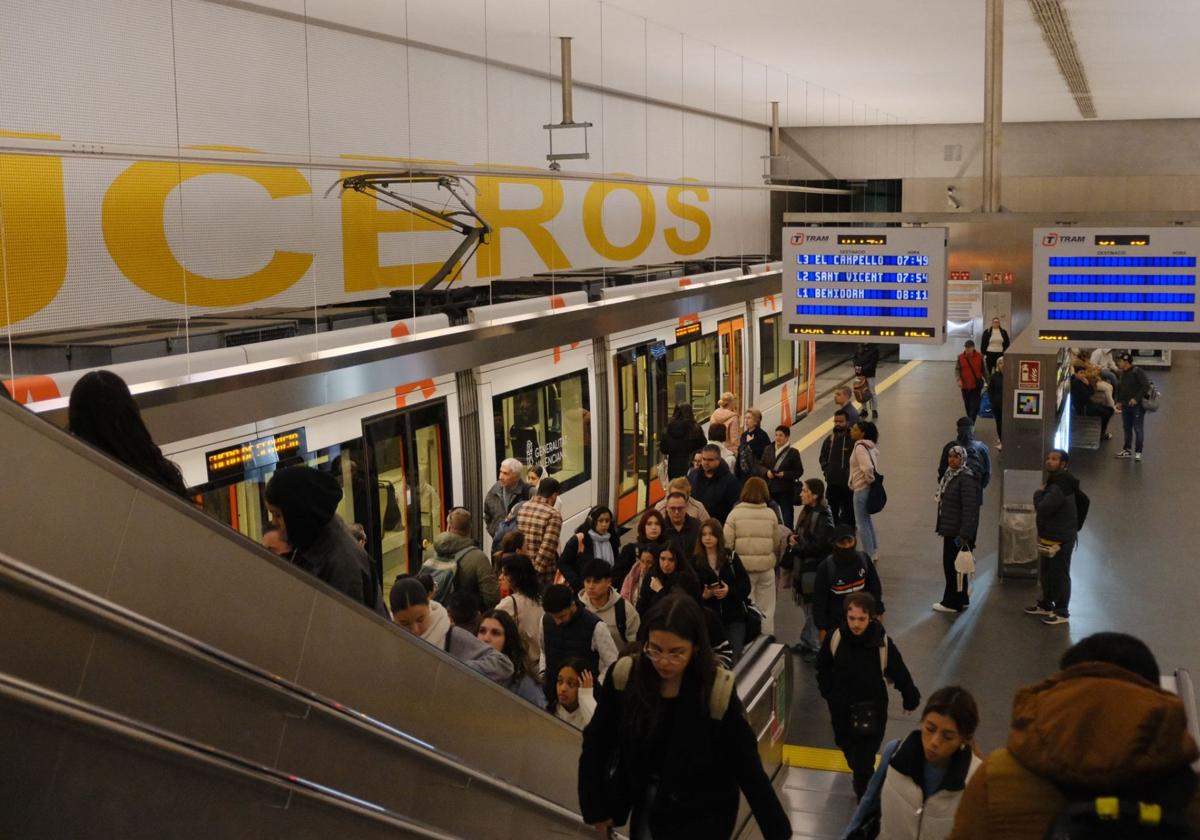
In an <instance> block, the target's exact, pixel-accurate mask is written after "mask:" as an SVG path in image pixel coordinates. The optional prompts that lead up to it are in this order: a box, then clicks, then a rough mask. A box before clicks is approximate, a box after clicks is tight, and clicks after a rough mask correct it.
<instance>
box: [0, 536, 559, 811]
mask: <svg viewBox="0 0 1200 840" xmlns="http://www.w3.org/2000/svg"><path fill="white" fill-rule="evenodd" d="M0 581H5V582H9V583H11V584H15V585H16V586H19V587H22V588H23V589H25V590H26V591H31V592H35V593H36V594H37V596H38V597H39V598H41V599H43V600H48V601H52V602H54V603H56V604H58V605H62V606H65V607H66V608H67V609H71V610H75V611H78V612H82V613H84V614H86V615H88V616H89V617H91V618H93V619H96V620H98V621H101V622H103V623H105V624H108V625H110V626H115V627H118V628H120V629H122V630H124V631H127V632H129V633H132V634H134V635H136V636H139V637H141V638H143V639H148V640H149V641H151V642H153V643H154V644H157V645H159V646H161V647H168V648H171V649H172V650H175V651H177V652H180V653H181V654H183V655H184V656H187V657H188V658H191V659H193V660H197V661H201V662H203V663H205V664H207V665H209V666H214V667H217V668H219V669H221V670H224V671H226V672H232V673H234V674H236V675H238V676H239V677H241V678H243V679H248V680H251V681H253V682H256V683H258V684H259V685H262V686H263V687H265V688H267V689H268V690H270V691H275V692H277V693H279V694H284V695H287V696H289V697H291V698H293V699H297V698H298V699H300V700H301V701H302V702H305V703H307V704H310V705H313V706H317V707H320V708H321V709H323V710H324V711H326V712H327V713H329V714H330V715H331V716H332V717H334V718H337V719H341V720H345V721H347V722H349V723H351V724H352V725H355V726H359V727H363V728H366V729H370V730H372V731H374V732H376V733H377V734H379V735H380V736H381V737H384V738H386V739H387V740H389V741H390V742H391V743H393V744H395V745H396V746H398V747H400V748H401V749H404V750H406V751H408V752H411V753H415V754H418V755H420V756H421V757H422V758H423V759H426V760H429V761H432V762H435V763H437V764H440V765H441V766H443V767H445V768H448V769H450V770H453V771H454V772H457V773H461V774H463V775H465V776H468V777H470V778H471V780H472V781H473V782H478V783H480V784H483V785H486V786H488V787H491V788H495V789H498V790H500V791H501V792H502V793H503V794H505V795H506V796H510V797H514V798H517V799H520V800H522V801H523V802H526V803H528V804H529V805H532V806H534V807H535V808H538V809H539V810H541V811H543V812H546V813H550V814H553V815H554V816H556V817H560V818H563V819H569V820H573V821H575V822H580V821H581V817H580V815H579V814H578V813H576V812H574V811H572V810H571V809H570V808H566V807H564V806H562V805H560V804H559V803H557V802H553V801H552V800H549V799H545V798H543V797H541V796H539V795H538V794H536V793H533V792H531V791H528V790H526V789H525V788H522V787H519V786H517V785H514V784H513V783H511V782H509V781H506V780H504V779H501V778H499V777H496V776H491V775H489V774H487V773H484V772H482V771H479V770H475V769H474V768H472V767H470V766H469V765H468V764H466V763H465V762H463V761H461V760H460V759H458V758H457V757H455V756H452V755H449V754H447V753H445V752H443V751H442V750H439V749H437V748H436V747H434V746H432V745H431V744H428V743H426V742H425V741H422V740H420V739H418V738H415V737H413V736H412V735H409V734H408V733H406V732H404V731H403V730H401V729H398V728H396V727H395V726H392V725H391V724H388V723H385V722H383V721H381V720H378V719H376V718H373V717H371V716H370V715H367V714H365V713H363V712H360V711H357V710H356V709H353V708H350V707H348V706H345V705H344V704H341V703H337V702H335V701H333V700H330V699H329V698H327V697H325V696H323V695H321V694H318V693H317V692H314V691H311V690H309V689H307V688H304V687H303V686H300V685H296V684H295V683H292V682H289V681H288V680H286V679H284V678H283V677H280V676H278V675H276V674H271V673H268V672H266V671H264V670H262V669H261V668H259V667H257V666H255V665H252V664H250V663H248V662H246V661H244V660H242V659H239V658H237V657H236V656H232V655H230V654H228V653H225V652H224V651H222V650H220V649H218V648H215V647H213V646H212V645H209V644H207V643H205V642H201V641H199V640H197V639H193V638H192V637H190V636H188V635H187V634H185V633H182V632H180V631H178V630H175V629H173V628H170V627H167V626H165V625H163V624H159V623H158V622H156V621H154V620H153V619H150V618H147V617H145V616H143V615H140V614H138V613H135V612H133V611H132V610H129V609H126V608H125V607H122V606H120V605H119V604H114V603H112V602H111V601H108V600H106V599H104V598H101V597H99V596H97V595H95V594H93V593H91V592H88V591H86V590H83V589H80V588H79V587H77V586H74V585H73V584H71V583H68V582H66V581H62V580H59V579H57V578H54V577H53V576H51V575H48V574H46V573H44V572H42V571H41V570H39V569H35V568H33V567H31V566H28V565H26V564H24V563H22V562H20V561H19V560H14V559H12V558H11V557H9V556H8V555H6V554H4V553H2V552H0Z"/></svg>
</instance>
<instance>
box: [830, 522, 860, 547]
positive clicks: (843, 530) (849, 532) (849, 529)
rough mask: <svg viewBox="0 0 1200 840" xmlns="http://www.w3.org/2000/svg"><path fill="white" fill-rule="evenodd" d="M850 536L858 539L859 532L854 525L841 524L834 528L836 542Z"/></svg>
mask: <svg viewBox="0 0 1200 840" xmlns="http://www.w3.org/2000/svg"><path fill="white" fill-rule="evenodd" d="M849 538H853V539H855V540H857V539H858V532H857V531H855V530H854V528H853V526H850V525H839V526H837V527H836V528H834V529H833V541H834V542H835V543H836V542H839V541H841V540H844V539H849Z"/></svg>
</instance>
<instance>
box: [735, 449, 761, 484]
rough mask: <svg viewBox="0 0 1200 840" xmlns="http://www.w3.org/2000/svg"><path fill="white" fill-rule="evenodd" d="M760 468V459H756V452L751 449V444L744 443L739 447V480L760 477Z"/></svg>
mask: <svg viewBox="0 0 1200 840" xmlns="http://www.w3.org/2000/svg"><path fill="white" fill-rule="evenodd" d="M759 468H760V465H759V463H758V459H757V458H755V457H754V450H753V449H751V448H750V444H748V443H743V444H742V445H741V446H739V447H738V451H737V475H738V478H742V479H746V478H752V477H754V476H756V475H758V473H759Z"/></svg>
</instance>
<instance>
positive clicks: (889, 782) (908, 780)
mask: <svg viewBox="0 0 1200 840" xmlns="http://www.w3.org/2000/svg"><path fill="white" fill-rule="evenodd" d="M981 764H983V762H982V761H981V760H980V759H979V757H978V756H977V755H975V753H974V752H972V751H971V749H970V748H963V749H960V750H958V751H957V752H955V753H954V755H953V756H951V757H950V764H949V766H947V767H946V773H945V776H944V777H943V778H942V782H941V784H940V785H939V786H938V789H937V790H936V791H934V792H933V793H932V794H930V795H929V796H926V795H925V787H924V774H925V748H924V745H923V744H922V743H921V731H920V730H917V731H915V732H912V733H910V734H909V735H908V737H906V738H904V740H902V741H891V742H889V743H888V744H886V745H885V746H884V748H883V751H882V753H881V759H880V763H879V769H878V770H876V771H875V775H874V776H873V777H872V778H871V783H870V784H869V785H868V786H867V792H866V793H865V794H864V795H863V798H862V801H861V802H860V803H859V805H858V810H856V811H855V812H854V818H853V819H852V820H851V821H850V826H851V827H855V826H857V825H860V824H861V822H862V820H863V819H864V818H866V817H867V816H868V815H870V814H879V815H880V830H879V838H880V840H945V837H946V836H947V835H948V834H949V833H950V829H951V828H952V827H953V826H954V812H955V811H956V810H957V809H958V803H959V800H960V799H962V793H963V789H964V788H965V787H966V786H967V782H968V781H969V780H970V778H971V776H972V775H974V773H975V771H976V770H978V769H979V767H980V765H981ZM847 834H849V831H847Z"/></svg>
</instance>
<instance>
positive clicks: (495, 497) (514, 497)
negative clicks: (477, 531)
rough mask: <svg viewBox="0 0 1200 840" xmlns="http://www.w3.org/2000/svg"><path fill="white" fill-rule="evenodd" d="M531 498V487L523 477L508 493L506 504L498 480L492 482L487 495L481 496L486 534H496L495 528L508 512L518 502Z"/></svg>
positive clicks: (502, 489)
mask: <svg viewBox="0 0 1200 840" xmlns="http://www.w3.org/2000/svg"><path fill="white" fill-rule="evenodd" d="M532 498H533V487H532V486H531V485H529V484H526V483H525V480H524V479H521V480H520V481H518V482H517V486H516V488H514V489H513V491H512V493H511V494H510V495H509V501H508V504H507V505H505V504H504V488H503V487H502V486H501V485H500V482H499V481H497V482H496V483H495V484H493V485H492V488H491V489H490V490H488V491H487V495H486V496H484V497H483V522H484V525H485V526H487V532H488V535H489V536H493V537H494V536H496V529H497V528H499V527H500V523H501V522H503V521H504V519H505V517H507V516H508V512H509V511H510V510H512V509H513V508H514V507H516V506H517V505H518V504H519V503H521V502H525V501H528V500H530V499H532Z"/></svg>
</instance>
